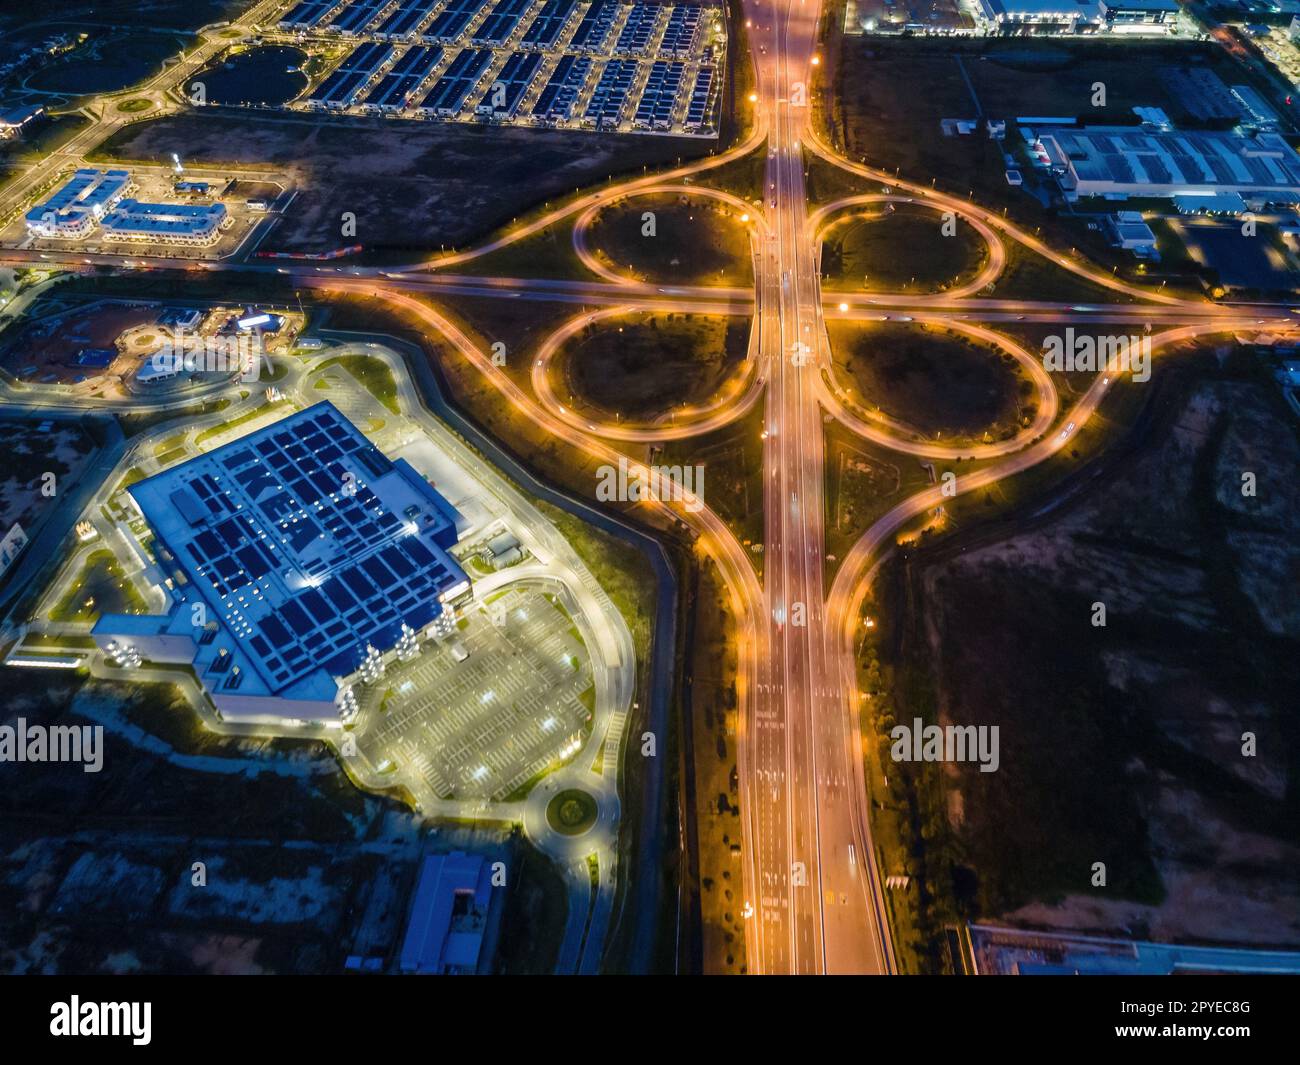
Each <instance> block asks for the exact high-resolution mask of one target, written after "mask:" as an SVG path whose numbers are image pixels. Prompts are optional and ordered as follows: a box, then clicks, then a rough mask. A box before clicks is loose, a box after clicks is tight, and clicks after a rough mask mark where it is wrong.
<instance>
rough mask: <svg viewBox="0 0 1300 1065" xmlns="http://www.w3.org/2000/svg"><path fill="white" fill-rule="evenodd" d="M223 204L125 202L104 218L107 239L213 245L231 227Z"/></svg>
mask: <svg viewBox="0 0 1300 1065" xmlns="http://www.w3.org/2000/svg"><path fill="white" fill-rule="evenodd" d="M229 221H230V219H229V215H227V213H226V205H225V204H224V203H201V204H200V203H196V204H183V203H143V202H141V201H140V200H123V201H122V202H121V203H119V204H118V205H117V207H116V209H114V210H113V211H112V212H110V213H109V214H108V215H106V216H105V217H104V222H103V225H104V237H105V239H107V240H132V241H147V242H149V243H151V244H211V243H212V242H213V241H215V240H216V239H217V238H218V237H219V236H220V235H221V229H222V227H223V226H226V225H229Z"/></svg>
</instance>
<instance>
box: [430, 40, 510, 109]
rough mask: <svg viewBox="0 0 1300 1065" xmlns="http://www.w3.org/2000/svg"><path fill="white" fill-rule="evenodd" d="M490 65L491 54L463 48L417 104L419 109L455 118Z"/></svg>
mask: <svg viewBox="0 0 1300 1065" xmlns="http://www.w3.org/2000/svg"><path fill="white" fill-rule="evenodd" d="M491 62H492V53H491V52H489V51H486V50H480V49H477V48H462V49H461V50H460V51H459V52H457V53H456V58H455V59H453V60H452V61H451V62H450V63H449V64H448V65H447V69H446V70H444V71H443V72H442V77H440V78H439V79H438V80H437V81H436V82H434V85H433V88H432V89H430V90H429V92H428V94H427V95H426V96H425V97H424V99H423V100H421V101H420V107H422V108H423V109H424V110H426V111H435V112H438V113H440V114H450V115H454V114H456V113H457V112H458V111H460V109H461V106H462V105H463V104H464V103H465V97H466V96H468V95H469V94H470V91H471V90H472V89H473V88H474V86H475V85H476V84H478V79H479V78H480V77H481V76H482V74H483V71H484V70H486V69H487V67H488V64H489V63H491Z"/></svg>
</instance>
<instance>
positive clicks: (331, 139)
mask: <svg viewBox="0 0 1300 1065" xmlns="http://www.w3.org/2000/svg"><path fill="white" fill-rule="evenodd" d="M710 143H711V142H701V141H695V140H678V139H674V138H668V137H635V136H630V135H629V136H616V135H604V134H590V133H566V132H559V131H553V130H530V129H505V128H488V127H486V126H469V125H452V124H447V123H435V122H429V123H412V122H401V123H396V122H382V121H379V120H369V119H361V118H347V119H328V118H320V119H317V118H302V117H298V116H294V117H279V116H271V115H259V116H255V117H254V116H247V115H241V116H238V117H236V116H230V115H225V114H220V113H214V112H208V113H204V114H198V115H182V116H177V117H173V118H163V119H159V120H158V121H155V122H141V123H137V124H136V125H134V126H130V127H128V128H127V129H125V130H123V131H121V132H120V133H118V134H116V135H115V136H114V137H112V138H110V139H109V140H108V141H107V142H105V144H104V145H102V146H101V148H100V150H99V153H98V154H99V155H100V156H101V157H103V158H105V159H108V158H111V159H113V160H115V161H119V162H121V161H127V160H155V161H166V160H167V159H169V158H170V154H171V153H172V152H179V153H181V155H182V157H183V158H184V159H185V160H186V162H187V163H190V164H192V165H194V166H202V165H205V164H225V165H233V164H236V163H238V164H240V165H243V166H249V167H257V166H265V167H267V168H273V169H276V170H288V171H291V172H292V173H293V174H294V177H295V181H296V184H297V187H298V190H299V191H298V196H297V198H296V199H295V200H294V202H293V205H292V206H291V207H290V208H289V211H288V213H287V215H286V216H285V218H284V219H283V221H281V222H280V223H279V224H278V225H277V226H276V228H275V229H273V230H272V231H271V234H270V236H269V237H267V239H266V240H265V241H264V242H263V244H262V248H263V249H264V250H289V251H306V252H318V251H328V250H331V249H334V248H338V247H340V246H344V245H347V244H353V243H360V244H363V245H365V246H366V248H367V250H368V251H369V252H371V253H373V254H376V255H380V256H382V255H384V254H385V253H388V254H390V255H400V253H402V252H411V251H418V252H428V251H430V250H432V251H435V252H436V251H437V250H438V248H439V246H441V245H446V246H448V247H452V246H457V245H464V244H467V243H469V242H472V241H474V240H475V239H476V238H478V237H481V236H483V235H484V234H486V233H488V232H490V231H491V230H492V229H494V228H495V227H497V226H499V225H501V224H503V223H506V222H509V221H510V219H511V218H514V217H515V216H517V215H518V214H520V213H521V212H523V211H526V210H528V209H529V207H531V206H534V205H537V204H540V203H541V202H543V201H545V200H547V199H549V198H552V197H561V196H563V195H565V194H571V193H572V192H573V190H574V189H575V188H578V187H582V186H585V185H589V184H592V183H594V182H601V181H604V180H605V179H606V178H607V177H609V176H610V175H611V174H619V173H623V172H627V171H631V170H637V171H639V170H640V169H641V167H642V166H643V165H647V166H649V167H650V168H651V169H654V168H656V167H660V166H668V165H672V164H673V163H674V161H675V160H676V159H677V158H678V157H683V158H684V157H688V156H691V155H698V154H703V153H705V152H707V151H708V150H709V146H710ZM344 212H351V213H352V214H354V215H355V216H356V234H355V237H349V236H345V235H344V234H343V215H344Z"/></svg>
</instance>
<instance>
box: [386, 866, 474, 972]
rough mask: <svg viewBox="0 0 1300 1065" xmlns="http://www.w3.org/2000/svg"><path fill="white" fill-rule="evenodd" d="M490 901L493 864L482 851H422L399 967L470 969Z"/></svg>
mask: <svg viewBox="0 0 1300 1065" xmlns="http://www.w3.org/2000/svg"><path fill="white" fill-rule="evenodd" d="M491 901H492V867H491V866H490V865H489V864H488V863H487V862H486V861H484V860H483V858H482V857H480V856H478V855H471V854H465V853H464V852H462V851H454V852H452V853H451V854H430V855H429V856H428V857H426V858H425V859H424V864H423V865H422V866H421V868H420V881H419V883H418V884H417V886H416V889H415V901H414V902H412V904H411V918H410V923H409V924H408V925H407V929H406V938H405V939H404V940H403V941H402V953H401V959H400V962H399V966H400V968H401V970H402V972H404V973H425V974H435V975H439V976H445V975H453V974H467V975H468V974H472V973H473V972H474V971H475V970H476V969H477V968H478V960H479V953H480V952H481V950H482V948H483V932H484V929H485V928H486V926H487V917H488V906H489V904H490V903H491Z"/></svg>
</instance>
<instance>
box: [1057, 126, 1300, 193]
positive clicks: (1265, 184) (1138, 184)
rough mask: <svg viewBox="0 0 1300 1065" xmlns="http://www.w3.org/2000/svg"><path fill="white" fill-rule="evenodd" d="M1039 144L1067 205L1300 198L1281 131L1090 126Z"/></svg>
mask: <svg viewBox="0 0 1300 1065" xmlns="http://www.w3.org/2000/svg"><path fill="white" fill-rule="evenodd" d="M1040 146H1041V152H1042V156H1041V157H1040V158H1045V165H1046V166H1047V167H1048V168H1049V169H1050V170H1051V171H1052V172H1053V173H1054V174H1055V175H1056V176H1057V179H1058V181H1059V182H1060V185H1061V189H1062V191H1063V192H1064V193H1065V197H1066V199H1068V200H1077V199H1078V198H1079V197H1081V196H1104V197H1106V198H1108V199H1117V200H1123V199H1127V198H1129V197H1130V196H1144V197H1174V196H1178V195H1188V194H1191V195H1216V194H1222V193H1238V194H1240V195H1242V196H1246V197H1251V196H1255V197H1261V196H1262V197H1267V196H1270V195H1278V196H1283V197H1286V196H1291V195H1294V194H1295V193H1297V192H1300V156H1297V155H1296V153H1295V151H1294V149H1292V148H1291V146H1290V145H1288V144H1287V143H1286V141H1285V140H1283V139H1282V138H1281V137H1280V136H1279V135H1278V134H1276V133H1259V134H1257V135H1255V136H1246V135H1244V134H1241V133H1238V132H1230V131H1203V130H1196V131H1190V130H1159V129H1145V128H1135V127H1131V126H1090V127H1088V128H1084V129H1066V128H1054V129H1051V130H1045V131H1042V132H1041V133H1040V134H1039V136H1038V143H1037V144H1035V145H1034V148H1035V150H1036V151H1037V150H1038V149H1039V147H1040Z"/></svg>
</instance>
